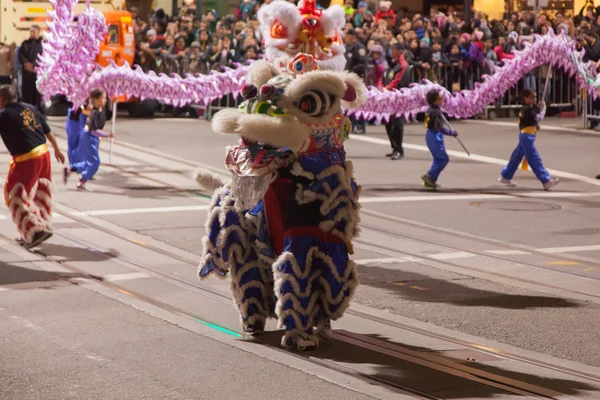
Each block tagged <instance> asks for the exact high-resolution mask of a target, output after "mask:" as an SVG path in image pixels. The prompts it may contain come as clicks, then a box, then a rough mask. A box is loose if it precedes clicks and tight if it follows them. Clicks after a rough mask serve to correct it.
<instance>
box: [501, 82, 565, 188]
mask: <svg viewBox="0 0 600 400" xmlns="http://www.w3.org/2000/svg"><path fill="white" fill-rule="evenodd" d="M536 102H537V95H536V93H535V92H534V91H533V90H531V89H525V90H523V103H524V105H523V108H522V109H521V112H520V113H519V129H520V133H519V144H518V145H517V147H516V148H515V150H514V151H513V153H512V155H511V156H510V160H509V162H508V165H507V166H506V167H504V169H503V170H502V172H501V173H500V178H498V182H500V183H502V184H505V185H509V186H516V185H515V184H514V183H513V181H512V179H513V177H514V176H515V172H517V168H519V163H521V160H523V157H525V159H526V161H527V163H528V164H529V165H531V169H532V170H533V173H534V174H535V176H536V177H537V178H538V179H539V180H540V182H542V184H543V187H544V190H549V189H550V188H551V187H553V186H554V185H556V184H557V183H558V178H551V177H550V174H549V173H548V171H547V170H546V168H545V167H544V164H543V163H542V158H541V157H540V154H539V153H538V151H537V149H536V148H535V144H534V143H535V135H536V133H537V130H538V128H539V123H540V121H542V120H543V119H544V116H545V115H546V103H545V102H543V101H540V102H539V103H538V104H537V105H536Z"/></svg>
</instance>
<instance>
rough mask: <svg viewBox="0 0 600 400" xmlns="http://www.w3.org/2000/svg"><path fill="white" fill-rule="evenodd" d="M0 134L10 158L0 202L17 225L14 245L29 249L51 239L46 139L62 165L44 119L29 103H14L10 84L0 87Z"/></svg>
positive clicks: (50, 174)
mask: <svg viewBox="0 0 600 400" xmlns="http://www.w3.org/2000/svg"><path fill="white" fill-rule="evenodd" d="M0 135H1V136H2V141H4V144H5V145H6V148H7V149H8V151H9V153H10V154H11V156H12V160H11V162H10V168H9V171H8V176H7V178H6V184H5V186H4V199H5V201H6V205H7V207H8V210H9V212H10V214H11V217H12V220H13V222H14V223H15V224H16V226H17V231H18V232H19V235H20V237H19V238H18V239H17V242H19V244H21V245H22V246H23V247H25V248H27V249H30V248H32V247H35V246H37V245H39V244H40V243H42V242H43V241H45V240H48V239H49V238H50V237H51V236H52V231H51V221H52V171H51V158H50V152H49V150H48V145H47V144H46V139H47V140H48V141H49V142H50V144H51V145H52V147H53V148H54V156H55V157H56V159H57V160H58V161H59V162H60V163H64V162H65V156H64V155H63V154H62V153H61V151H60V149H59V148H58V144H57V143H56V138H55V137H54V134H53V133H52V132H51V131H50V127H49V126H48V124H47V123H46V121H45V119H44V117H42V115H41V114H40V113H39V112H38V111H37V109H36V108H35V107H33V106H30V105H29V104H24V103H19V102H17V93H16V91H15V88H14V87H13V86H11V85H3V86H0Z"/></svg>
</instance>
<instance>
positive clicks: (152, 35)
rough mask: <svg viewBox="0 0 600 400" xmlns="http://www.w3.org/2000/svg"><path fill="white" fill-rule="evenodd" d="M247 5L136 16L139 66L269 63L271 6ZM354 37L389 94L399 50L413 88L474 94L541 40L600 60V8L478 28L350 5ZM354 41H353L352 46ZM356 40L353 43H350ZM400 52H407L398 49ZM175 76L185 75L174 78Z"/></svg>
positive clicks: (435, 13)
mask: <svg viewBox="0 0 600 400" xmlns="http://www.w3.org/2000/svg"><path fill="white" fill-rule="evenodd" d="M270 2H271V0H265V1H264V2H256V1H253V0H244V1H242V2H241V3H240V5H239V6H238V8H237V10H236V12H235V14H233V15H226V16H223V17H220V16H219V15H218V14H217V12H216V11H215V10H211V11H209V12H208V13H206V15H203V16H202V17H197V16H196V10H195V8H194V5H193V4H191V5H190V6H186V5H185V4H184V5H183V7H181V8H180V15H179V16H177V17H174V18H171V17H169V16H167V15H166V14H165V13H164V11H163V10H161V9H158V10H156V11H155V12H154V13H153V14H152V16H151V17H150V18H149V23H146V22H144V21H143V20H142V18H140V16H139V15H138V13H137V10H136V9H135V8H132V9H131V11H132V13H133V15H134V18H135V20H136V24H135V33H136V44H137V57H136V63H138V64H140V65H141V66H142V67H143V68H144V69H145V70H156V71H161V70H165V69H171V68H172V67H173V65H175V66H176V68H179V69H180V70H181V69H183V70H185V71H180V72H191V73H208V72H209V71H210V70H213V69H214V70H219V69H221V68H222V67H223V66H233V65H234V63H236V62H244V61H246V60H255V59H258V58H260V57H262V52H263V49H262V46H261V43H262V37H261V33H260V31H259V29H258V20H257V12H258V10H259V9H260V7H261V6H262V5H263V4H265V3H270ZM344 10H345V12H346V20H347V24H346V27H345V29H344V31H345V33H346V34H347V33H348V32H350V34H351V35H350V36H354V38H352V39H350V40H351V41H354V40H356V41H357V42H358V43H359V44H360V45H362V46H364V48H365V51H366V54H365V57H364V63H365V66H364V68H362V67H360V68H359V69H360V71H357V72H360V73H361V75H362V76H363V77H364V78H365V80H366V81H367V83H369V84H371V85H374V86H377V87H382V86H384V84H383V80H384V75H385V70H386V69H387V68H388V67H389V64H390V63H391V62H392V49H393V48H394V47H396V48H402V49H403V58H404V60H405V61H406V63H407V66H408V72H407V73H409V74H410V79H409V81H415V82H416V81H418V80H420V79H422V78H427V79H429V80H432V81H437V82H440V83H441V84H443V85H445V86H446V87H447V88H449V89H452V90H459V89H465V88H467V89H471V88H472V87H473V84H474V82H475V81H477V79H478V78H479V76H481V75H482V74H484V73H492V72H493V69H494V66H498V65H502V63H503V62H504V61H505V60H508V59H511V58H513V57H514V52H515V50H519V49H521V48H523V46H524V42H526V41H532V40H533V34H534V33H538V34H541V35H544V34H547V33H548V31H549V29H552V30H553V31H554V32H562V31H564V32H567V33H568V34H569V35H571V36H573V37H576V38H577V41H578V47H579V48H584V49H585V50H586V58H587V59H590V60H592V61H594V62H596V63H597V62H598V61H599V60H600V42H599V41H598V32H599V30H600V7H599V9H598V10H596V9H595V8H594V7H593V6H592V5H589V6H588V7H584V9H582V10H581V11H580V12H579V14H577V15H565V14H564V13H561V12H552V11H542V12H540V13H538V14H537V15H536V14H535V13H534V12H533V11H515V12H513V11H511V10H510V9H509V6H508V3H507V5H506V7H505V13H504V15H503V18H502V19H501V20H500V19H490V18H488V17H487V16H486V15H485V14H484V13H482V12H480V11H474V13H473V18H472V20H471V21H470V22H466V21H465V15H464V13H463V12H456V11H455V10H454V9H453V8H452V7H449V8H448V9H446V10H444V11H443V12H442V10H439V9H437V8H435V7H433V8H431V10H430V12H429V14H428V15H424V14H414V13H412V14H411V13H410V12H408V10H406V9H399V10H394V9H393V8H392V3H391V2H390V1H381V2H379V3H378V4H377V3H373V2H372V1H369V2H365V1H360V2H358V1H353V0H346V2H345V5H344ZM348 36H349V35H345V37H346V38H347V37H348ZM346 40H348V39H346ZM397 44H399V45H397ZM169 72H177V71H172V70H170V71H169ZM525 82H526V87H529V88H534V89H535V79H533V73H532V74H531V76H529V77H526V78H525Z"/></svg>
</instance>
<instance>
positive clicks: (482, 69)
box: [157, 57, 600, 126]
mask: <svg viewBox="0 0 600 400" xmlns="http://www.w3.org/2000/svg"><path fill="white" fill-rule="evenodd" d="M548 68H549V67H548V66H541V67H539V68H537V69H536V70H534V71H532V72H531V73H530V74H528V75H526V76H525V77H523V78H522V79H521V80H519V81H518V82H517V84H516V85H515V86H514V87H512V88H511V89H509V90H508V91H507V92H506V93H504V94H503V95H502V96H501V97H500V98H498V99H497V100H496V101H495V102H494V103H492V104H490V105H488V106H487V107H486V109H485V111H484V113H483V114H482V115H480V116H482V117H484V118H486V119H487V118H489V117H490V113H491V112H494V113H495V114H496V116H500V115H501V114H504V115H506V116H511V113H513V112H514V111H515V110H517V109H519V108H521V107H522V106H523V104H522V98H521V97H522V96H521V93H522V90H523V89H525V88H530V89H533V90H536V91H537V93H538V98H539V99H540V100H541V97H542V92H543V90H544V85H545V83H546V78H547V76H548ZM488 71H489V67H488V65H487V64H483V65H479V64H474V63H470V64H468V63H465V64H463V65H460V66H459V64H450V65H442V66H439V65H436V66H433V68H431V69H429V70H425V69H423V68H418V67H417V68H412V69H411V71H410V73H411V77H410V78H411V81H412V82H414V83H418V82H420V81H421V80H422V79H429V80H430V81H433V82H437V83H438V84H440V85H441V86H443V87H445V88H446V89H447V90H448V91H449V92H457V91H460V90H473V89H474V87H475V83H476V82H481V77H482V76H483V74H485V73H487V72H488ZM157 72H163V73H165V74H168V75H170V74H172V73H176V74H179V75H181V76H185V74H186V73H191V74H196V73H209V72H210V64H209V63H208V62H207V61H206V60H203V59H202V58H198V59H195V60H194V59H192V60H190V59H189V58H181V59H178V58H173V57H166V58H163V59H162V62H161V64H160V65H159V67H158V70H157ZM372 72H373V67H372V66H369V67H368V68H367V73H366V74H365V82H366V83H367V84H371V85H372V84H374V83H375V82H371V81H372V79H370V77H371V76H372V75H373V74H372ZM549 79H550V82H549V84H548V91H547V93H546V98H545V99H544V100H545V101H546V103H547V104H548V106H549V107H554V108H560V109H564V108H572V109H574V110H575V111H576V112H577V115H583V118H584V124H585V125H586V126H587V124H588V122H590V121H596V120H599V121H600V100H598V101H596V102H594V101H592V100H590V99H589V96H586V95H585V93H583V94H582V93H581V91H579V90H577V85H576V80H575V78H574V77H569V76H568V75H567V74H566V73H564V72H563V71H562V70H556V69H555V70H554V71H553V73H552V75H551V77H550V78H549ZM240 102H241V97H240V96H238V97H237V98H234V96H233V95H228V96H225V97H223V98H221V99H217V100H214V101H213V102H211V103H210V104H207V105H204V104H194V105H191V107H192V108H194V109H195V110H196V111H197V112H198V113H199V114H200V115H201V118H204V119H206V120H209V119H211V118H212V115H213V114H214V113H215V112H217V111H219V110H222V109H224V108H231V107H237V106H238V105H239V104H240Z"/></svg>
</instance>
